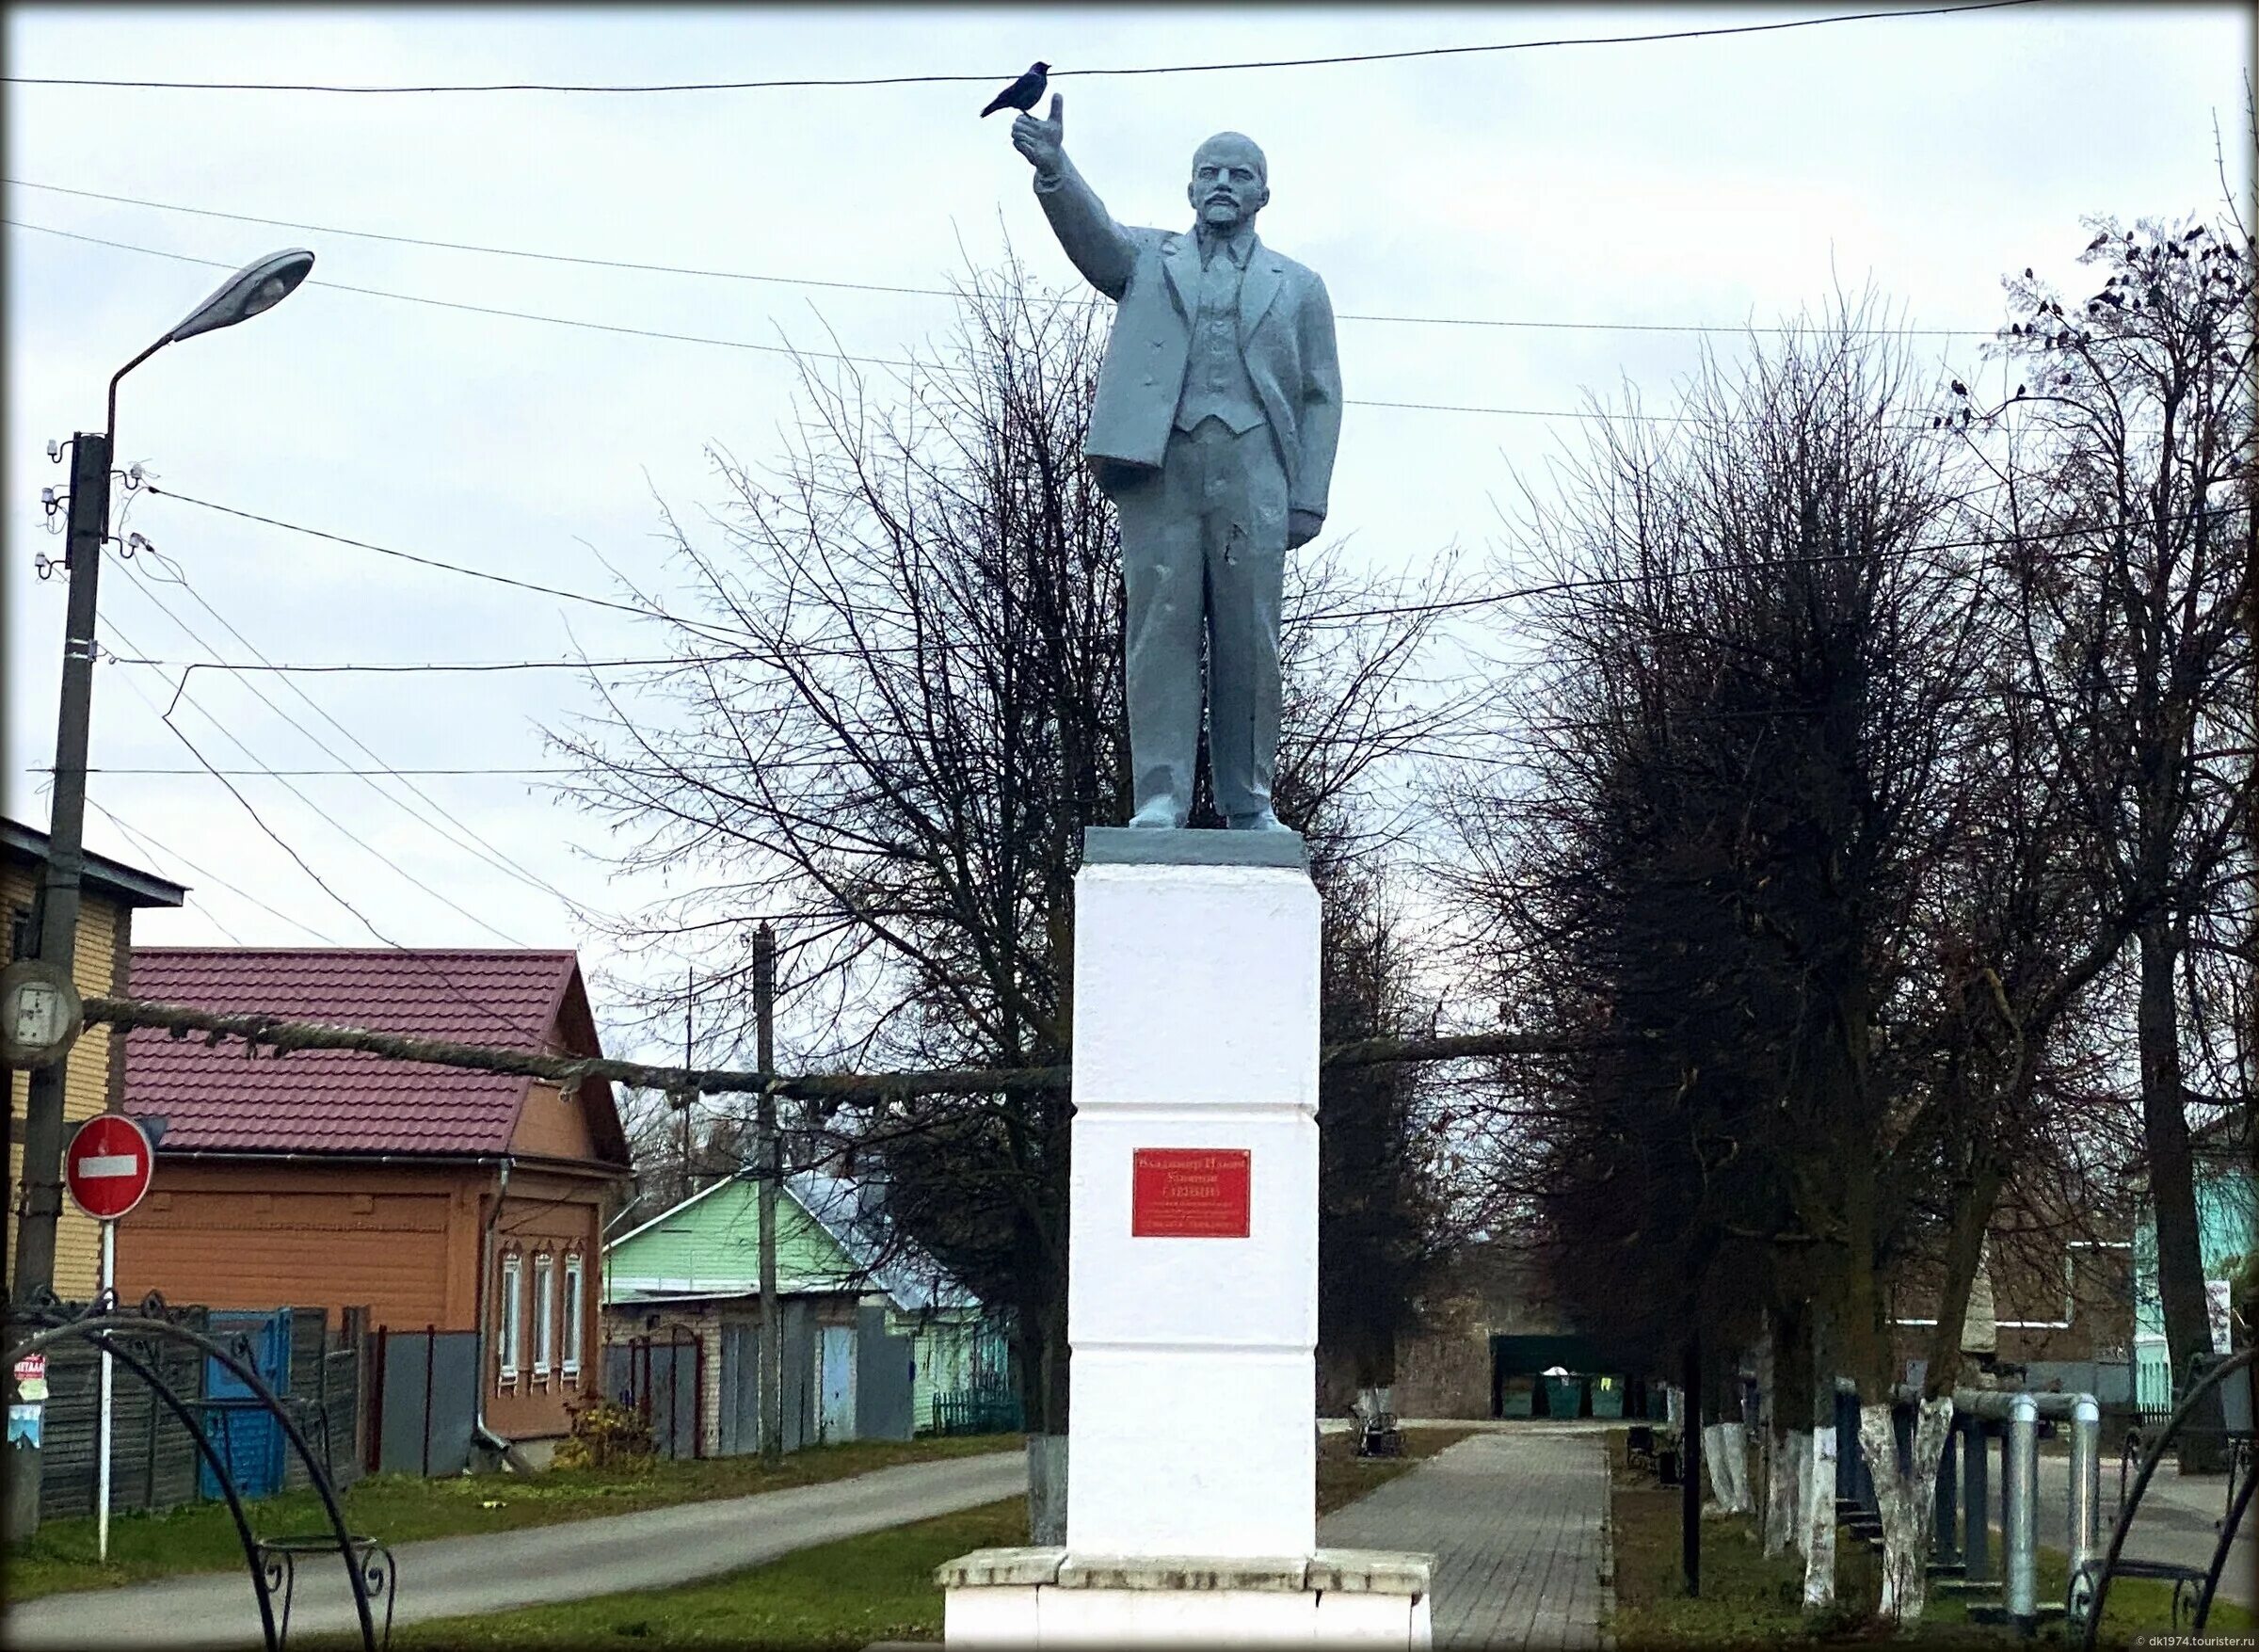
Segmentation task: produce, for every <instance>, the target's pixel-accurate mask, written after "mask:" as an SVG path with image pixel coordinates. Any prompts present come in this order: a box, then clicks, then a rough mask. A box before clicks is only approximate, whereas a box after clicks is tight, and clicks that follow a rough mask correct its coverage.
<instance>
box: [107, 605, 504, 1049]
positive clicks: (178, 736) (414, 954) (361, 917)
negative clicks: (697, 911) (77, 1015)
mask: <svg viewBox="0 0 2259 1652" xmlns="http://www.w3.org/2000/svg"><path fill="white" fill-rule="evenodd" d="M168 617H171V616H170V615H169V613H168ZM96 620H97V623H98V624H101V625H103V626H105V627H107V628H108V629H109V630H110V631H111V632H112V633H113V634H115V635H116V636H117V637H118V638H119V639H120V641H122V642H123V643H124V644H125V645H126V646H127V647H128V648H137V647H138V645H137V644H136V643H135V642H134V640H133V638H131V637H130V636H128V635H126V634H125V632H124V631H123V630H122V629H121V628H120V626H119V624H118V622H117V621H116V620H115V619H113V618H111V617H109V616H108V615H106V614H104V615H98V616H97V617H96ZM175 623H178V621H177V619H176V620H175ZM127 686H128V687H131V688H133V690H134V692H135V694H136V696H138V697H139V698H140V699H141V701H142V703H144V704H145V705H147V706H148V707H149V708H150V710H151V711H152V712H156V714H157V720H158V721H159V722H160V723H162V724H164V726H165V729H166V730H167V732H168V733H170V734H171V735H172V737H173V738H174V739H175V740H178V741H179V742H180V743H181V745H182V746H184V747H185V748H186V749H187V752H188V755H189V756H190V757H193V758H194V759H196V761H197V763H198V764H199V765H200V769H201V772H203V773H205V774H208V775H210V776H211V777H212V778H214V779H216V780H217V781H218V782H219V783H220V785H221V786H222V787H224V788H225V789H226V791H227V793H228V795H229V796H231V797H232V798H234V799H235V801H236V802H237V803H238V804H239V805H241V806H242V809H243V811H244V812H245V813H246V814H248V815H249V816H250V817H251V824H252V825H254V826H257V827H258V828H259V829H260V830H261V831H262V832H264V834H265V835H266V836H267V837H268V838H270V839H272V840H273V841H274V843H275V845H276V846H277V847H278V848H280V850H281V851H282V853H283V854H285V855H287V856H289V857H290V858H291V860H292V861H293V862H294V863H295V864H296V866H297V868H298V870H299V871H300V872H303V873H304V874H306V875H307V876H308V877H310V878H312V880H313V883H314V887H315V888H317V889H319V890H321V891H322V892H323V893H324V894H326V895H328V897H329V898H330V899H331V900H333V901H335V902H336V903H337V904H338V905H339V906H343V907H344V909H345V910H346V911H347V912H349V913H351V914H352V915H353V917H354V919H355V921H356V922H359V923H360V926H361V927H362V928H363V929H365V930H367V931H368V932H369V933H370V934H371V935H373V936H375V937H376V938H377V940H379V941H381V942H382V943H383V944H384V945H386V946H388V947H391V948H392V949H393V951H394V952H397V953H400V954H404V955H405V956H407V957H409V958H412V959H414V960H415V962H416V964H417V965H418V967H419V968H421V969H423V970H425V971H426V972H427V973H429V974H430V975H432V976H433V977H434V978H435V979H437V980H438V981H439V982H440V983H441V985H442V986H446V987H447V989H448V990H449V991H451V992H453V993H455V994H456V996H457V998H459V999H460V1000H461V1001H462V1002H465V1003H467V1004H469V1005H471V1006H472V1007H473V1008H474V1009H477V1010H481V1011H483V1012H485V1014H486V1015H487V1016H488V1017H489V1018H490V1019H492V1020H493V1021H494V1022H496V1023H497V1024H498V1025H500V1026H502V1027H504V1028H505V1029H506V1030H507V1031H509V1032H511V1033H513V1034H517V1035H525V1034H526V1033H528V1032H538V1029H529V1028H527V1027H524V1026H523V1025H521V1023H520V1022H518V1021H516V1020H514V1019H513V1018H511V1017H509V1016H508V1015H506V1014H505V1012H503V1011H502V1010H499V1009H497V1008H495V1007H494V1005H493V1004H491V1003H489V1002H487V1001H486V1000H484V999H482V998H481V997H479V996H478V994H477V993H475V992H473V991H471V990H470V989H469V988H467V987H465V986H462V985H461V984H460V983H459V982H457V981H455V980H453V979H452V978H451V977H449V975H448V974H447V972H446V971H445V970H442V969H441V968H440V967H439V965H437V964H436V963H434V962H432V960H431V958H430V957H429V956H428V955H427V954H425V953H423V952H420V951H418V950H417V949H415V948H413V947H409V946H406V945H404V944H402V943H401V942H399V941H397V940H394V939H393V938H392V937H391V936H389V935H387V934H385V933H384V931H383V930H381V929H379V928H377V927H376V924H375V923H373V922H370V921H369V918H368V915H367V914H366V913H364V912H363V911H361V909H360V907H359V906H355V905H354V904H353V903H352V902H351V901H348V900H346V899H345V897H344V896H343V895H341V894H339V893H338V892H337V890H335V889H333V888H331V887H330V885H329V883H328V880H327V879H326V878H324V877H323V876H322V874H320V873H318V872H316V871H314V869H313V868H312V865H311V864H309V863H308V861H307V859H306V858H305V857H304V856H303V855H301V854H299V853H298V851H297V850H296V848H295V847H293V846H292V844H291V843H290V842H289V840H288V839H286V838H284V837H283V836H282V835H281V833H280V832H278V831H276V830H275V828H274V827H273V826H269V825H268V824H267V822H266V818H265V816H264V815H262V814H261V813H260V812H259V810H257V809H256V808H255V807H253V806H252V803H251V800H250V799H249V798H248V797H246V796H245V795H244V794H243V793H242V791H241V790H240V789H238V788H237V787H236V785H235V784H234V782H233V781H232V780H230V779H229V778H227V777H226V776H224V775H222V774H221V773H220V771H219V770H218V769H217V768H216V766H214V764H213V763H212V762H211V760H210V759H208V758H206V757H205V756H204V754H203V753H202V752H201V751H200V750H199V749H198V748H197V745H196V742H194V741H193V740H191V739H189V738H188V734H187V731H186V730H184V729H183V728H182V727H181V726H180V725H179V724H178V723H176V722H174V721H173V720H172V714H171V713H169V712H165V711H159V710H158V709H157V705H156V702H155V701H154V700H152V699H151V698H149V697H148V696H147V695H145V694H142V693H141V691H140V688H139V687H138V686H137V685H136V684H134V683H133V682H131V680H130V679H129V680H128V682H127ZM189 703H190V704H191V705H196V702H195V701H194V700H191V701H189ZM196 709H197V710H198V711H200V712H203V713H204V717H205V720H206V721H207V722H209V723H211V724H212V726H213V727H214V728H216V729H217V730H219V731H220V734H221V735H222V736H223V737H224V738H225V739H226V740H227V742H228V743H229V744H230V745H231V746H234V747H235V749H236V750H238V751H240V752H242V753H243V755H244V756H245V757H246V758H248V759H249V760H250V761H251V762H258V757H257V754H256V753H254V752H253V751H252V750H251V749H250V748H249V747H248V746H245V745H244V743H243V742H242V741H241V740H240V739H238V738H237V737H236V736H235V735H234V734H233V733H232V732H231V731H230V730H229V729H228V727H227V725H226V724H224V723H222V722H220V720H219V719H218V718H217V717H215V716H213V714H211V713H210V712H209V711H205V709H204V708H203V707H202V706H200V705H198V706H197V708H196ZM284 785H285V788H286V789H287V790H288V791H289V792H290V793H291V794H292V795H293V796H295V797H296V798H297V799H298V800H299V801H300V802H301V803H304V804H305V805H306V806H307V807H308V808H309V809H312V810H313V811H314V813H315V814H316V815H317V816H319V817H320V818H321V819H322V820H325V821H327V822H328V824H329V825H331V826H336V827H337V829H338V830H339V831H340V832H342V833H344V836H345V837H347V838H349V839H351V840H352V842H356V843H360V846H361V847H362V848H363V849H368V850H369V853H370V854H372V855H375V856H376V858H377V859H379V860H381V861H383V862H384V864H385V865H387V866H389V867H391V868H392V869H393V871H394V872H397V873H400V874H401V875H402V876H403V877H406V878H408V879H409V882H410V883H414V884H416V887H417V888H419V889H424V890H425V892H426V893H436V891H432V890H429V889H428V888H427V887H426V886H425V885H424V884H423V883H421V882H420V881H418V880H417V879H416V878H415V877H414V876H413V875H411V874H409V873H407V872H404V871H402V869H401V868H400V867H399V866H397V865H395V864H394V863H393V861H392V860H391V859H389V858H387V857H386V856H384V855H383V854H382V853H381V852H379V851H377V850H375V849H369V845H368V844H366V843H363V842H361V841H360V838H358V837H356V836H355V835H354V834H353V833H352V832H351V831H350V830H348V829H347V828H346V827H345V826H343V825H342V824H340V822H339V821H338V820H337V819H336V817H335V816H333V815H331V814H329V813H328V812H327V811H325V810H323V809H322V808H321V806H320V805H318V804H316V803H315V802H314V801H313V800H312V798H310V797H308V796H307V795H306V794H304V793H302V792H300V791H299V790H298V789H297V788H296V786H291V785H289V783H288V782H287V781H285V782H284ZM437 898H438V899H440V900H441V901H442V902H444V903H445V904H446V905H448V906H455V903H454V902H452V901H448V900H447V898H446V897H445V896H444V895H440V896H438V897H437ZM455 909H456V910H457V911H458V912H463V908H461V907H460V906H456V907H455ZM277 916H280V914H277ZM463 916H464V917H466V918H470V919H471V921H472V922H473V923H477V924H478V925H479V927H480V928H482V929H485V930H487V931H488V932H489V934H494V935H500V934H501V933H502V932H501V931H500V930H497V929H495V928H493V926H492V925H491V924H489V923H486V922H482V921H481V920H479V919H477V918H475V917H473V916H472V914H470V913H469V912H463ZM300 927H307V926H305V925H301V926H300ZM313 933H319V932H318V931H315V932H313ZM504 938H505V939H507V937H504ZM511 944H512V945H513V946H519V947H521V948H522V947H523V946H524V943H523V942H521V941H512V942H511ZM528 950H530V949H528Z"/></svg>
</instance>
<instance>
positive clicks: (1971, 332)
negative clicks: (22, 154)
mask: <svg viewBox="0 0 2259 1652" xmlns="http://www.w3.org/2000/svg"><path fill="white" fill-rule="evenodd" d="M0 182H5V183H7V184H9V185H10V186H12V187H14V188H18V189H38V190H43V191H45V192H46V193H48V194H51V195H70V196H75V197H77V198H79V199H80V200H106V201H110V202H112V203H114V204H117V205H120V206H137V207H146V208H148V209H150V210H152V211H154V212H170V213H184V214H186V215H188V216H190V217H203V218H222V219H225V220H227V221H229V222H231V223H238V224H259V225H263V226H264V227H265V228H267V229H272V230H301V231H305V232H308V233H312V234H317V235H344V236H347V237H350V238H352V239H354V240H360V241H381V242H385V243H387V244H389V245H392V246H396V247H425V248H431V249H436V250H440V251H446V252H476V253H482V254H485V255H488V256H490V257H494V258H523V259H530V260H534V261H536V262H538V263H542V264H566V265H578V266H581V267H584V268H588V269H618V270H631V271H634V272H636V273H638V274H644V275H671V276H690V277H693V278H696V279H698V280H703V281H758V282H762V283H767V284H773V285H777V286H790V287H819V288H822V289H824V290H825V291H829V292H846V293H885V294H889V295H891V296H894V297H915V298H952V299H953V298H957V297H961V296H962V295H960V294H959V293H957V292H956V291H954V290H953V289H951V288H948V287H909V286H897V285H891V284H889V283H885V282H880V281H827V280H821V279H818V278H816V277H813V276H786V275H772V274H766V273H761V272H757V271H752V270H735V269H702V268H698V267H696V266H694V265H680V264H645V263H639V262H637V261H635V260H633V259H624V258H591V257H584V256H581V255H578V254H575V253H569V252H544V251H538V250H535V249H529V248H523V247H489V246H485V245H483V244H480V243H477V242H471V241H441V240H434V239H431V238H429V237H426V236H422V235H398V234H387V233H380V232H378V231H375V230H348V229H344V228H341V227H339V226H338V225H335V224H312V223H305V222H302V221H300V220H297V219H295V218H269V217H256V216H254V215H253V214H250V213H239V212H221V211H218V210H216V209H215V208H212V207H201V206H182V205H180V204H178V203H176V202H172V201H165V200H143V199H141V198H139V197H137V196H132V195H110V194H105V193H104V192H103V191H101V190H99V189H72V188H66V187H65V186H64V185H62V184H35V183H32V182H31V181H30V180H28V179H24V178H8V179H6V180H0ZM24 227H25V228H33V227H35V226H31V225H25V226H24ZM58 233H59V232H58ZM113 245H121V243H113ZM145 250H146V249H145ZM1069 301H1070V302H1074V303H1077V304H1081V305H1083V306H1085V307H1087V308H1092V309H1096V308H1097V307H1098V306H1099V305H1100V304H1102V303H1106V302H1108V300H1105V299H1099V298H1081V299H1073V300H1069ZM1334 319H1335V320H1337V321H1354V322H1376V323H1388V324H1393V325H1397V326H1404V327H1487V328H1502V329H1530V330H1536V331H1561V332H1684V333H1724V334H1731V335H1733V336H1735V337H1740V336H1742V335H1743V334H1745V333H1748V332H1749V331H1751V330H1753V329H1750V328H1748V327H1729V326H1725V325H1722V324H1720V323H1715V322H1674V321H1537V320H1531V319H1526V318H1522V317H1506V316H1481V315H1393V314H1375V313H1359V312H1356V311H1351V310H1338V311H1336V312H1335V313H1334ZM1759 330H1767V331H1779V330H1782V329H1778V328H1772V329H1759ZM1856 330H1857V331H1858V332H1859V333H1861V334H1862V335H1866V334H1874V335H1878V336H1888V337H1894V338H1968V339H1977V338H1984V339H1989V338H1992V337H1994V336H1995V332H1996V331H1997V329H1993V328H1926V327H1908V328H1898V327H1877V328H1861V329H1856Z"/></svg>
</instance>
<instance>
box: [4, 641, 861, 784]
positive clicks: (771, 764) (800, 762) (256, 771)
mask: <svg viewBox="0 0 2259 1652" xmlns="http://www.w3.org/2000/svg"><path fill="white" fill-rule="evenodd" d="M152 664H153V662H152ZM145 698H146V697H145ZM149 704H150V706H151V708H152V710H153V709H155V702H154V701H153V700H152V701H150V702H149ZM605 766H606V767H608V768H611V767H619V768H629V765H625V764H606V765H605ZM838 766H840V765H839V764H838V763H836V762H832V761H831V760H829V759H825V760H822V761H818V760H815V759H799V758H767V759H763V760H761V762H685V763H669V764H667V765H666V766H665V767H664V768H654V769H641V770H639V769H632V768H631V769H630V772H633V773H640V774H648V775H649V776H651V777H652V778H665V776H668V775H674V774H743V773H745V771H747V770H749V769H755V768H759V769H817V768H836V767H838ZM54 772H55V771H54V769H53V768H51V767H49V766H48V765H46V764H44V763H33V764H26V765H25V767H24V773H25V774H27V775H51V774H53V773H54ZM211 772H212V771H211V770H209V769H201V768H184V767H182V766H180V765H178V764H175V765H173V766H171V767H144V766H134V767H112V766H109V765H106V764H105V765H102V766H96V767H89V768H88V770H87V773H88V774H89V775H204V774H210V773H211ZM219 772H220V773H221V774H223V775H226V776H228V777H230V778H236V779H240V778H244V777H245V776H252V777H256V778H264V779H282V778H291V779H299V780H303V779H321V778H331V779H335V778H345V777H350V776H356V775H414V776H417V777H418V778H425V779H428V778H433V777H435V776H437V777H442V778H443V777H446V776H451V775H452V776H457V777H462V776H474V777H481V778H484V777H488V776H493V777H498V778H516V777H519V776H536V775H584V774H586V773H587V772H588V771H587V769H586V768H585V767H579V768H576V767H572V766H569V765H556V764H552V765H550V766H548V767H545V768H489V767H470V768H445V769H440V768H430V769H427V768H376V769H356V768H329V769H278V768H266V767H260V768H253V769H221V770H220V771H219Z"/></svg>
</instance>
